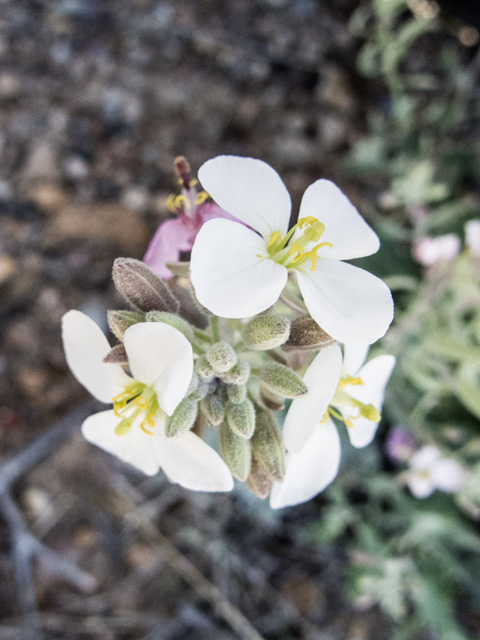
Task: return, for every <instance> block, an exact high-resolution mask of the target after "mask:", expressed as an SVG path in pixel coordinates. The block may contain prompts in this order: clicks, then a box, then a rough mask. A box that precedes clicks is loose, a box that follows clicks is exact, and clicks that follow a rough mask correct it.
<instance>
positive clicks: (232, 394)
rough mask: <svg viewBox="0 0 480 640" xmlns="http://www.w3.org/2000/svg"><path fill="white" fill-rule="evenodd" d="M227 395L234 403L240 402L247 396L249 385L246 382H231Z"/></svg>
mask: <svg viewBox="0 0 480 640" xmlns="http://www.w3.org/2000/svg"><path fill="white" fill-rule="evenodd" d="M227 397H228V400H229V402H231V403H232V404H240V403H241V402H243V401H244V400H245V398H246V397H247V387H246V386H245V385H244V384H229V385H227Z"/></svg>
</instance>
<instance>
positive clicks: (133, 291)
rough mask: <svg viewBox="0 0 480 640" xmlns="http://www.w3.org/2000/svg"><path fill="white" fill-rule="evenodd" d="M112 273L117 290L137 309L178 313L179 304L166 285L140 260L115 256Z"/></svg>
mask: <svg viewBox="0 0 480 640" xmlns="http://www.w3.org/2000/svg"><path fill="white" fill-rule="evenodd" d="M112 275H113V281H114V282H115V286H116V287H117V289H118V291H119V292H120V293H121V294H122V295H123V297H124V298H125V299H126V300H127V302H129V303H130V304H131V305H132V307H134V308H135V309H136V310H137V311H145V312H147V311H168V312H169V313H178V310H179V308H180V304H179V302H178V300H177V299H176V298H175V296H174V295H173V294H172V292H171V291H170V288H169V287H168V285H167V284H166V283H165V282H164V281H163V280H162V279H161V278H159V277H158V276H157V275H155V274H154V273H153V271H151V269H149V268H148V267H147V265H146V264H144V263H143V262H141V261H140V260H135V259H134V258H117V259H116V260H115V262H114V263H113V271H112Z"/></svg>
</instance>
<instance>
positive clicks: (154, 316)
mask: <svg viewBox="0 0 480 640" xmlns="http://www.w3.org/2000/svg"><path fill="white" fill-rule="evenodd" d="M145 320H146V321H147V322H163V323H164V324H169V325H170V326H171V327H173V328H174V329H177V331H180V333H183V335H184V336H185V338H186V339H187V340H188V341H189V342H193V341H194V339H195V335H194V333H193V327H192V325H191V324H190V323H189V322H187V321H186V320H184V319H183V318H181V317H180V316H177V315H176V314H175V313H168V312H167V311H149V312H148V313H147V315H146V316H145Z"/></svg>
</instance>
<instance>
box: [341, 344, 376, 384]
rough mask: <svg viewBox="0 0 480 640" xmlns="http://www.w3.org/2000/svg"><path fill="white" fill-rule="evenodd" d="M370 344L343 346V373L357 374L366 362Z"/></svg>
mask: <svg viewBox="0 0 480 640" xmlns="http://www.w3.org/2000/svg"><path fill="white" fill-rule="evenodd" d="M369 349H370V345H369V344H346V345H344V347H343V367H342V375H344V376H355V374H356V373H357V371H358V370H359V369H360V367H361V366H362V364H363V363H364V362H365V358H366V357H367V353H368V350H369Z"/></svg>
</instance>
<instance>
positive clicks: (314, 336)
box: [282, 315, 335, 351]
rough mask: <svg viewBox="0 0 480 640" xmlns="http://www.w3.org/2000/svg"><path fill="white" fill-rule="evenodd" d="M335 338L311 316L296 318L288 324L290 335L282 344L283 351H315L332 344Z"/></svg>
mask: <svg viewBox="0 0 480 640" xmlns="http://www.w3.org/2000/svg"><path fill="white" fill-rule="evenodd" d="M332 342H335V340H334V339H333V338H332V336H330V335H328V333H326V332H325V331H324V330H323V329H322V328H321V327H320V326H319V325H318V324H317V323H316V322H315V320H314V319H313V318H312V317H311V316H308V315H307V316H303V317H302V318H297V319H296V320H294V321H293V322H292V324H291V325H290V337H289V339H288V340H287V342H286V343H285V344H284V345H283V347H282V349H283V350H284V351H295V350H302V351H315V350H316V349H321V348H322V347H325V346H327V345H328V344H332Z"/></svg>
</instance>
